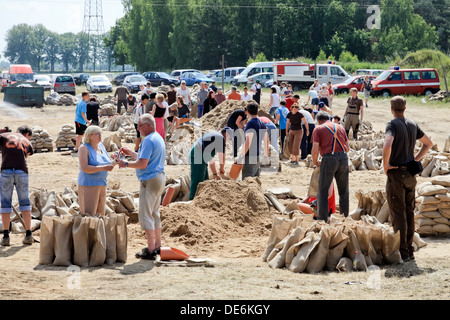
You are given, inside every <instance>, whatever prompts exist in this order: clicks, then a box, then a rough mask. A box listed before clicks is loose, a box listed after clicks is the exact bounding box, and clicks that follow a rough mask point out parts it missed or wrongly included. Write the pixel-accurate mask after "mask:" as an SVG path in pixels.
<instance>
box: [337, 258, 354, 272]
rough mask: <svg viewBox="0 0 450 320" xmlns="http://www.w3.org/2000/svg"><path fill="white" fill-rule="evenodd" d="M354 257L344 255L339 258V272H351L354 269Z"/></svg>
mask: <svg viewBox="0 0 450 320" xmlns="http://www.w3.org/2000/svg"><path fill="white" fill-rule="evenodd" d="M352 265H353V262H352V259H350V258H347V257H343V258H341V259H340V260H339V262H338V264H337V265H336V269H337V270H338V271H339V272H351V271H352Z"/></svg>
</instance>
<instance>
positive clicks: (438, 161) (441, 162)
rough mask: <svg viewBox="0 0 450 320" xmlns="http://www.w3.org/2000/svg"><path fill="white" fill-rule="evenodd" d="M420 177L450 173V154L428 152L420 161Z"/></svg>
mask: <svg viewBox="0 0 450 320" xmlns="http://www.w3.org/2000/svg"><path fill="white" fill-rule="evenodd" d="M422 167H423V171H422V173H421V174H420V175H421V176H422V177H435V176H438V175H446V174H448V173H450V154H448V153H447V154H446V153H439V152H437V151H430V152H429V153H428V154H427V155H426V156H425V157H424V158H423V159H422Z"/></svg>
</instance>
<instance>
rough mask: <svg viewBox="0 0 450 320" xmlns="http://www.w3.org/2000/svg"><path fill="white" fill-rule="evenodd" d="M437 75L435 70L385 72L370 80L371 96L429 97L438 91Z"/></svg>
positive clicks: (439, 85) (396, 69)
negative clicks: (423, 95)
mask: <svg viewBox="0 0 450 320" xmlns="http://www.w3.org/2000/svg"><path fill="white" fill-rule="evenodd" d="M440 87H441V84H440V81H439V75H438V73H437V72H436V70H435V69H399V68H398V67H396V68H394V69H393V70H386V71H384V72H383V73H382V74H380V75H379V76H378V77H377V78H376V79H375V80H372V90H371V91H370V95H371V96H379V95H381V96H383V97H389V96H391V95H394V96H395V95H418V94H425V95H430V94H433V93H436V92H438V91H439V90H440Z"/></svg>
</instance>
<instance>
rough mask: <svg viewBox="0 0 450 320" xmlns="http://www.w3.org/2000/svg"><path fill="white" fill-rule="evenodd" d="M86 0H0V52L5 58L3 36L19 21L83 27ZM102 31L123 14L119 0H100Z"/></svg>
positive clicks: (60, 27) (57, 29) (64, 28)
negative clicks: (101, 4)
mask: <svg viewBox="0 0 450 320" xmlns="http://www.w3.org/2000/svg"><path fill="white" fill-rule="evenodd" d="M84 2H85V0H40V1H35V0H0V54H1V58H0V59H1V60H3V59H4V51H5V49H6V42H5V36H6V33H7V31H8V30H9V29H11V28H12V27H13V26H14V25H17V24H20V23H27V24H29V25H35V24H39V23H42V24H43V25H44V26H45V27H46V28H47V29H49V30H51V31H55V32H58V33H64V32H74V33H77V32H80V31H81V30H82V28H83V18H84ZM102 3H103V23H104V26H105V31H107V30H109V28H110V27H112V26H113V25H114V24H115V21H116V19H118V18H120V17H122V16H123V15H124V11H123V6H122V2H121V0H103V1H102Z"/></svg>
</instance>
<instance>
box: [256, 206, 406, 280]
mask: <svg viewBox="0 0 450 320" xmlns="http://www.w3.org/2000/svg"><path fill="white" fill-rule="evenodd" d="M399 248H400V233H399V232H396V233H395V232H394V231H393V230H392V228H391V227H389V226H387V225H384V224H381V223H380V222H379V221H377V220H376V218H375V217H370V218H369V219H364V220H360V221H354V220H352V219H345V218H344V217H343V216H341V215H336V214H333V215H331V219H330V222H329V223H328V224H326V223H323V222H321V221H314V220H313V216H312V215H308V214H306V215H305V214H295V215H294V216H293V218H292V219H287V218H280V217H277V216H275V217H274V219H273V224H272V231H271V234H270V236H269V241H268V244H267V247H266V250H265V252H264V254H263V261H266V262H267V263H268V264H269V266H270V267H271V268H286V269H288V270H290V271H292V272H307V273H318V272H321V271H323V270H330V271H332V270H339V271H342V270H345V271H351V270H352V269H353V270H355V271H356V270H360V271H365V270H367V268H368V267H369V266H371V265H381V264H395V263H400V262H401V261H402V260H401V256H400V252H399ZM341 266H344V267H341ZM345 266H349V267H347V268H346V267H345ZM352 267H353V268H352Z"/></svg>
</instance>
